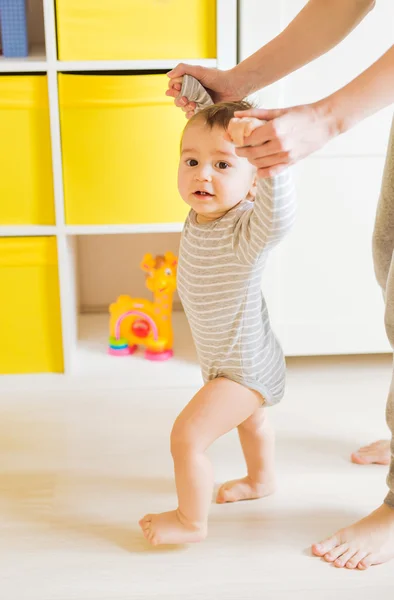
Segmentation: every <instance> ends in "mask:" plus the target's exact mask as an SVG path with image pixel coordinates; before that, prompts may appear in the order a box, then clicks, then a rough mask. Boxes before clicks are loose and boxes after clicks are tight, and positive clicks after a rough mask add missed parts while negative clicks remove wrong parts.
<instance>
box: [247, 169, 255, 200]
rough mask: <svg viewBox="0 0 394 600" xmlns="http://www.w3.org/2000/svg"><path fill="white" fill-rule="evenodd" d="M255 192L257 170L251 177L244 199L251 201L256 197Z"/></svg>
mask: <svg viewBox="0 0 394 600" xmlns="http://www.w3.org/2000/svg"><path fill="white" fill-rule="evenodd" d="M256 193H257V171H256V173H255V175H254V177H253V181H252V185H251V187H250V190H249V192H248V195H247V196H246V199H247V200H250V201H252V202H253V200H254V199H255V198H256Z"/></svg>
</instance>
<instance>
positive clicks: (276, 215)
mask: <svg viewBox="0 0 394 600" xmlns="http://www.w3.org/2000/svg"><path fill="white" fill-rule="evenodd" d="M263 123H264V121H261V120H260V119H255V118H252V117H243V118H234V119H231V121H230V124H229V127H228V129H227V135H228V137H229V139H231V141H233V142H234V144H235V145H236V146H244V145H247V137H248V136H249V135H250V134H251V133H252V132H253V131H254V130H255V129H256V128H257V127H261V125H263ZM256 176H257V173H256ZM295 213H296V197H295V190H294V185H293V180H292V178H291V175H290V170H289V169H285V170H283V171H281V172H280V173H279V174H278V175H274V176H273V177H268V178H266V179H261V178H260V179H258V180H257V191H256V197H255V201H254V206H253V208H252V209H251V210H249V211H246V212H245V213H243V214H242V215H241V218H240V220H239V222H238V223H237V226H236V231H235V234H236V244H235V249H236V251H237V253H238V254H239V258H241V260H243V261H245V262H250V263H252V262H254V261H255V260H256V259H258V258H259V257H260V256H261V255H262V254H263V252H265V251H267V250H268V249H270V248H272V247H273V246H274V245H275V244H277V243H278V242H279V241H280V240H281V239H282V238H283V237H284V236H285V235H286V233H287V232H288V231H289V230H290V229H291V227H292V225H293V224H294V220H295Z"/></svg>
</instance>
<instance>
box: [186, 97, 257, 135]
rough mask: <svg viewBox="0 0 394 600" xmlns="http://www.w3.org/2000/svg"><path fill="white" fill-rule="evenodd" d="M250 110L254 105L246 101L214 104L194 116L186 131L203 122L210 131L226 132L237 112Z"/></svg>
mask: <svg viewBox="0 0 394 600" xmlns="http://www.w3.org/2000/svg"><path fill="white" fill-rule="evenodd" d="M250 108H253V105H252V104H250V102H247V101H246V100H238V101H234V102H219V103H218V104H212V105H211V106H207V107H206V108H203V109H202V110H200V111H199V112H198V113H196V114H195V115H193V116H192V118H191V119H190V120H189V121H188V123H187V125H186V127H185V129H186V128H187V127H189V125H191V124H192V123H195V122H196V121H201V120H202V121H204V122H205V124H206V125H207V126H208V127H209V128H210V129H213V128H214V127H220V128H221V129H224V130H226V129H227V127H228V126H229V123H230V121H231V119H232V118H233V117H234V113H235V112H237V111H238V110H249V109H250Z"/></svg>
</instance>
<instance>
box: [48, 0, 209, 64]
mask: <svg viewBox="0 0 394 600" xmlns="http://www.w3.org/2000/svg"><path fill="white" fill-rule="evenodd" d="M56 13H57V35H58V49H59V58H60V59H61V60H149V59H151V60H152V59H166V58H172V59H174V58H215V57H216V0H56Z"/></svg>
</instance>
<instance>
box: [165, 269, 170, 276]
mask: <svg viewBox="0 0 394 600" xmlns="http://www.w3.org/2000/svg"><path fill="white" fill-rule="evenodd" d="M164 272H165V274H166V275H168V277H170V275H172V271H171V269H166V270H165V271H164Z"/></svg>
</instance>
